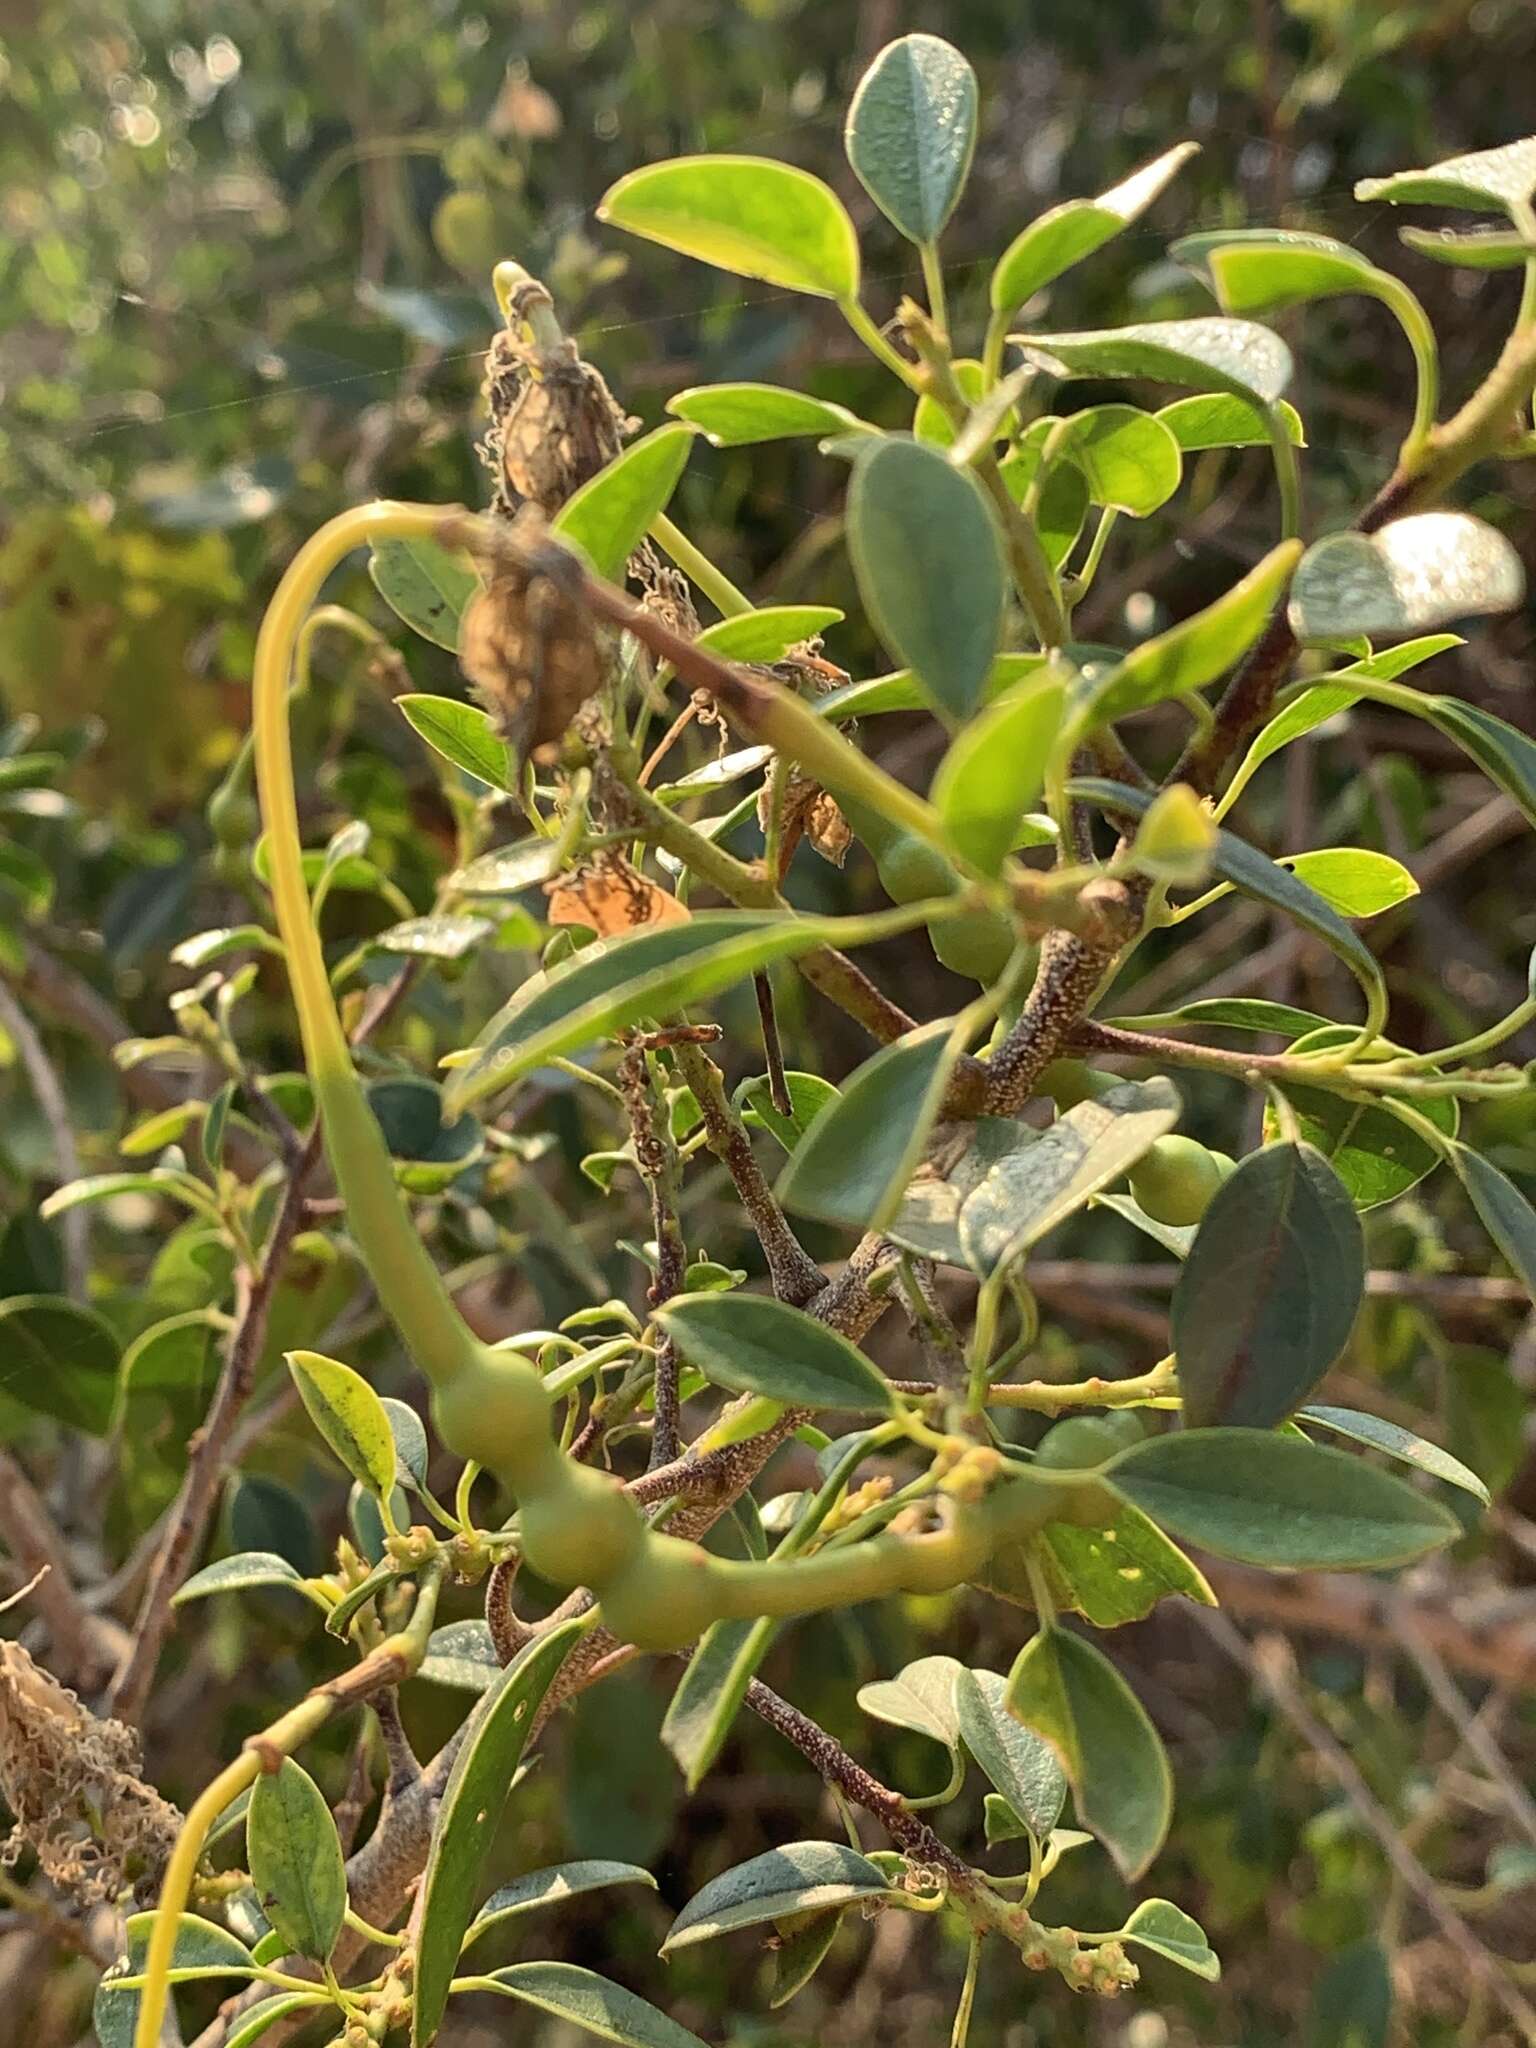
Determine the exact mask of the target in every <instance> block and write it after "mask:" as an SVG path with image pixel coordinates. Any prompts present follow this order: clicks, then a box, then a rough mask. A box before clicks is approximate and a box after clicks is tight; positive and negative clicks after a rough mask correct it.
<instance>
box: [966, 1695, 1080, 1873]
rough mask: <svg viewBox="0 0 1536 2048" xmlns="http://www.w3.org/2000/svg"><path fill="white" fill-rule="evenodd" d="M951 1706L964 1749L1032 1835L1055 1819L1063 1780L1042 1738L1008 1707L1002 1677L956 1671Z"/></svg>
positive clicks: (1044, 1831)
mask: <svg viewBox="0 0 1536 2048" xmlns="http://www.w3.org/2000/svg"><path fill="white" fill-rule="evenodd" d="M955 1711H956V1713H957V1714H958V1716H959V1721H960V1734H961V1738H962V1740H963V1741H964V1743H965V1746H966V1748H967V1749H968V1750H969V1751H970V1753H971V1755H972V1756H973V1757H974V1758H975V1759H976V1761H977V1763H978V1764H979V1765H980V1766H981V1768H982V1770H983V1771H984V1772H985V1773H986V1775H987V1777H988V1778H989V1779H990V1780H991V1782H992V1784H993V1785H994V1786H995V1787H996V1788H997V1790H998V1791H999V1792H1000V1793H1001V1794H1002V1796H1003V1798H1004V1799H1005V1800H1007V1802H1008V1805H1009V1806H1010V1807H1011V1808H1012V1810H1013V1812H1014V1813H1016V1814H1017V1815H1018V1817H1019V1819H1020V1820H1022V1821H1023V1822H1024V1824H1025V1826H1026V1827H1028V1828H1029V1829H1030V1830H1031V1832H1032V1833H1033V1834H1034V1835H1035V1837H1036V1838H1037V1840H1039V1841H1042V1842H1043V1841H1044V1840H1045V1838H1046V1837H1047V1835H1049V1834H1050V1832H1051V1829H1052V1828H1053V1827H1055V1825H1056V1823H1057V1821H1058V1820H1060V1818H1061V1809H1062V1806H1063V1805H1064V1803H1065V1801H1066V1797H1067V1780H1066V1777H1065V1775H1064V1774H1063V1771H1062V1766H1061V1763H1060V1762H1058V1760H1057V1755H1056V1752H1055V1750H1054V1749H1053V1747H1052V1745H1051V1743H1050V1741H1049V1739H1048V1738H1044V1737H1043V1736H1042V1735H1041V1734H1039V1733H1037V1732H1036V1731H1034V1730H1032V1729H1030V1728H1027V1727H1024V1726H1023V1725H1021V1723H1020V1721H1019V1719H1018V1717H1017V1716H1016V1715H1015V1714H1013V1713H1012V1712H1010V1710H1009V1702H1008V1681H1007V1680H1006V1679H1004V1678H1003V1677H1002V1676H1001V1675H1000V1674H999V1673H998V1672H996V1671H966V1670H962V1671H961V1672H960V1674H959V1676H958V1677H957V1678H956V1680H955Z"/></svg>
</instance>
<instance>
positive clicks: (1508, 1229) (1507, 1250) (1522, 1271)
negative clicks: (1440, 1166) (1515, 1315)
mask: <svg viewBox="0 0 1536 2048" xmlns="http://www.w3.org/2000/svg"><path fill="white" fill-rule="evenodd" d="M1451 1164H1452V1166H1454V1167H1455V1169H1456V1177H1457V1179H1458V1180H1459V1181H1460V1182H1461V1184H1462V1186H1463V1187H1464V1188H1465V1189H1466V1191H1467V1194H1468V1197H1469V1198H1470V1200H1471V1203H1472V1206H1473V1208H1474V1209H1475V1210H1476V1211H1477V1213H1478V1216H1479V1218H1480V1219H1481V1221H1482V1225H1483V1228H1484V1229H1485V1230H1486V1231H1487V1233H1488V1235H1489V1236H1490V1237H1491V1238H1492V1239H1493V1241H1494V1243H1495V1244H1496V1245H1497V1246H1498V1248H1499V1250H1500V1251H1501V1252H1502V1253H1503V1255H1504V1257H1505V1258H1506V1259H1507V1260H1508V1261H1509V1264H1510V1266H1511V1267H1512V1269H1513V1270H1514V1272H1515V1274H1516V1275H1517V1277H1518V1278H1519V1279H1520V1280H1521V1281H1523V1282H1524V1284H1525V1287H1526V1289H1527V1291H1528V1292H1529V1294H1530V1297H1531V1300H1532V1301H1533V1302H1536V1211H1533V1210H1532V1208H1531V1205H1530V1203H1529V1202H1528V1201H1527V1200H1526V1199H1525V1197H1524V1195H1522V1194H1521V1192H1520V1190H1519V1189H1518V1188H1517V1187H1516V1186H1515V1184H1514V1182H1513V1181H1512V1180H1511V1179H1510V1178H1509V1177H1508V1175H1507V1174H1504V1173H1501V1172H1500V1171H1499V1169H1498V1167H1496V1166H1495V1165H1494V1163H1493V1161H1492V1160H1491V1159H1485V1158H1484V1157H1483V1155H1482V1153H1481V1152H1474V1151H1473V1150H1472V1148H1471V1146H1470V1145H1456V1146H1454V1147H1453V1148H1452V1151H1451Z"/></svg>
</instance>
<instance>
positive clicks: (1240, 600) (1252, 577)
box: [1077, 540, 1301, 729]
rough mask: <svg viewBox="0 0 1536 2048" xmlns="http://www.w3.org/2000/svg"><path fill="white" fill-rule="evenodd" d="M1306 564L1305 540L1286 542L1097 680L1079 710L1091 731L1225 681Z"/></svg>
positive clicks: (1080, 718)
mask: <svg viewBox="0 0 1536 2048" xmlns="http://www.w3.org/2000/svg"><path fill="white" fill-rule="evenodd" d="M1300 558H1301V543H1300V541H1294V540H1287V541H1281V543H1280V545H1279V546H1278V547H1276V548H1271V550H1270V552H1269V553H1268V554H1267V555H1266V556H1265V557H1264V559H1263V561H1261V562H1259V563H1257V564H1255V566H1254V567H1253V568H1252V569H1250V570H1249V571H1248V574H1247V575H1246V576H1244V577H1243V578H1242V579H1241V581H1240V582H1237V583H1234V584H1233V586H1232V588H1231V589H1230V590H1228V591H1224V592H1223V594H1222V595H1221V596H1220V597H1218V598H1217V600H1216V602H1215V603H1214V604H1210V605H1207V606H1206V608H1205V610H1204V611H1203V612H1196V613H1195V615H1194V617H1193V618H1192V619H1185V620H1183V621H1182V622H1181V623H1180V624H1179V625H1177V626H1171V627H1170V628H1169V629H1168V631H1167V632H1166V633H1159V634H1157V635H1155V636H1154V637H1153V638H1152V639H1150V640H1144V641H1143V642H1142V644H1141V645H1140V647H1137V648H1135V649H1134V650H1133V651H1132V652H1131V653H1130V654H1128V655H1127V656H1126V657H1125V659H1124V661H1122V662H1121V663H1120V664H1119V666H1118V667H1117V668H1112V669H1111V670H1110V671H1109V673H1108V674H1107V675H1104V676H1101V677H1096V678H1095V679H1094V681H1093V682H1092V684H1091V685H1090V687H1089V690H1088V694H1087V696H1086V698H1085V699H1084V701H1083V702H1082V704H1081V705H1080V706H1079V707H1078V711H1077V717H1078V718H1079V720H1080V721H1081V722H1082V725H1083V727H1084V728H1085V729H1087V728H1089V727H1092V726H1101V725H1109V724H1111V723H1112V722H1113V721H1114V720H1115V719H1117V718H1124V717H1125V716H1126V714H1127V713H1128V712H1131V711H1141V710H1144V709H1145V708H1146V706H1147V705H1149V704H1160V703H1161V702H1162V701H1163V700H1164V699H1165V698H1168V697H1176V696H1181V695H1183V694H1184V693H1185V692H1187V691H1190V690H1200V689H1203V688H1204V687H1205V685H1206V684H1207V683H1210V682H1214V681H1215V679H1216V678H1217V677H1218V676H1220V675H1224V674H1225V673H1226V671H1227V670H1228V669H1229V668H1231V667H1232V665H1233V663H1234V662H1236V661H1239V660H1240V659H1241V658H1242V656H1243V655H1244V654H1246V653H1247V651H1248V649H1249V648H1250V647H1251V646H1252V645H1253V643H1254V641H1255V640H1257V639H1258V637H1259V635H1260V633H1262V632H1263V630H1264V627H1265V625H1266V623H1267V621H1268V619H1269V615H1270V613H1271V612H1272V611H1273V609H1274V607H1275V605H1276V604H1277V603H1278V601H1279V599H1280V596H1281V593H1282V592H1283V591H1284V589H1285V586H1286V584H1287V583H1288V582H1289V581H1290V580H1291V574H1292V571H1293V570H1294V569H1295V568H1296V565H1297V562H1298V561H1299V560H1300Z"/></svg>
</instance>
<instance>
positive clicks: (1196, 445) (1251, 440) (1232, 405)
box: [1156, 392, 1307, 455]
mask: <svg viewBox="0 0 1536 2048" xmlns="http://www.w3.org/2000/svg"><path fill="white" fill-rule="evenodd" d="M1274 416H1275V418H1276V419H1277V420H1278V421H1279V423H1280V428H1281V431H1282V432H1283V433H1284V435H1285V437H1286V439H1287V440H1288V441H1289V442H1290V443H1291V445H1292V447H1294V448H1304V447H1305V446H1306V445H1307V437H1306V433H1305V430H1304V429H1303V427H1302V424H1301V414H1300V413H1299V412H1297V410H1296V408H1295V406H1294V405H1290V404H1288V403H1287V402H1286V400H1285V399H1283V398H1282V399H1281V400H1280V401H1279V402H1278V403H1277V404H1276V406H1275V408H1274ZM1156 417H1157V418H1158V419H1160V420H1161V421H1162V423H1163V425H1164V426H1165V427H1166V428H1167V429H1168V431H1169V432H1170V433H1171V434H1172V435H1173V438H1174V439H1175V440H1176V441H1177V442H1178V444H1179V446H1180V448H1182V449H1183V450H1184V452H1185V454H1186V455H1193V454H1195V453H1197V452H1198V451H1199V450H1201V449H1204V448H1259V447H1266V448H1267V447H1268V446H1269V445H1270V432H1269V427H1268V425H1267V424H1266V416H1265V414H1264V412H1263V411H1262V410H1261V408H1260V407H1258V406H1257V405H1255V404H1253V403H1252V401H1251V400H1249V399H1246V398H1233V397H1229V396H1227V395H1225V394H1224V393H1220V392H1214V393H1209V394H1207V395H1206V396H1204V397H1201V398H1176V399H1175V400H1174V401H1173V403H1172V404H1171V405H1165V406H1162V407H1160V408H1159V410H1158V412H1157V414H1156Z"/></svg>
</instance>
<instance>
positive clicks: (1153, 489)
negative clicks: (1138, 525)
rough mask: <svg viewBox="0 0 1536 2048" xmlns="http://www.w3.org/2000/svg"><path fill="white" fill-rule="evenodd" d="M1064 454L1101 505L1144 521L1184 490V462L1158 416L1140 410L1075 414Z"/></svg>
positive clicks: (1097, 408)
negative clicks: (1150, 513)
mask: <svg viewBox="0 0 1536 2048" xmlns="http://www.w3.org/2000/svg"><path fill="white" fill-rule="evenodd" d="M1059 452H1060V453H1061V454H1062V455H1064V456H1065V457H1066V459H1067V460H1068V461H1069V462H1074V463H1076V465H1077V467H1078V468H1079V469H1080V470H1081V471H1082V473H1083V478H1084V481H1085V482H1086V483H1087V485H1088V496H1089V498H1090V500H1091V501H1092V502H1093V503H1094V504H1095V505H1104V506H1107V507H1108V508H1109V509H1110V510H1111V511H1114V512H1126V513H1129V515H1130V516H1131V518H1133V519H1144V518H1145V517H1146V516H1147V514H1148V513H1149V512H1155V511H1156V510H1157V508H1158V507H1159V505H1166V504H1167V502H1168V500H1169V499H1170V498H1171V497H1172V496H1173V494H1174V492H1175V491H1176V490H1177V489H1178V488H1179V481H1180V478H1181V477H1182V475H1183V470H1184V459H1183V456H1182V455H1181V453H1180V450H1179V443H1178V440H1177V438H1176V437H1175V435H1174V434H1173V433H1172V432H1171V431H1170V430H1169V428H1168V427H1167V426H1165V425H1164V423H1163V422H1162V421H1161V420H1160V419H1159V418H1158V416H1157V415H1156V413H1150V412H1143V411H1142V410H1141V409H1140V407H1139V406H1134V405H1094V406H1089V407H1088V408H1087V409H1086V410H1085V411H1083V412H1079V413H1073V414H1072V416H1071V418H1070V419H1069V420H1068V421H1067V422H1066V428H1065V431H1064V433H1063V436H1062V439H1061V442H1060V444H1059Z"/></svg>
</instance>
